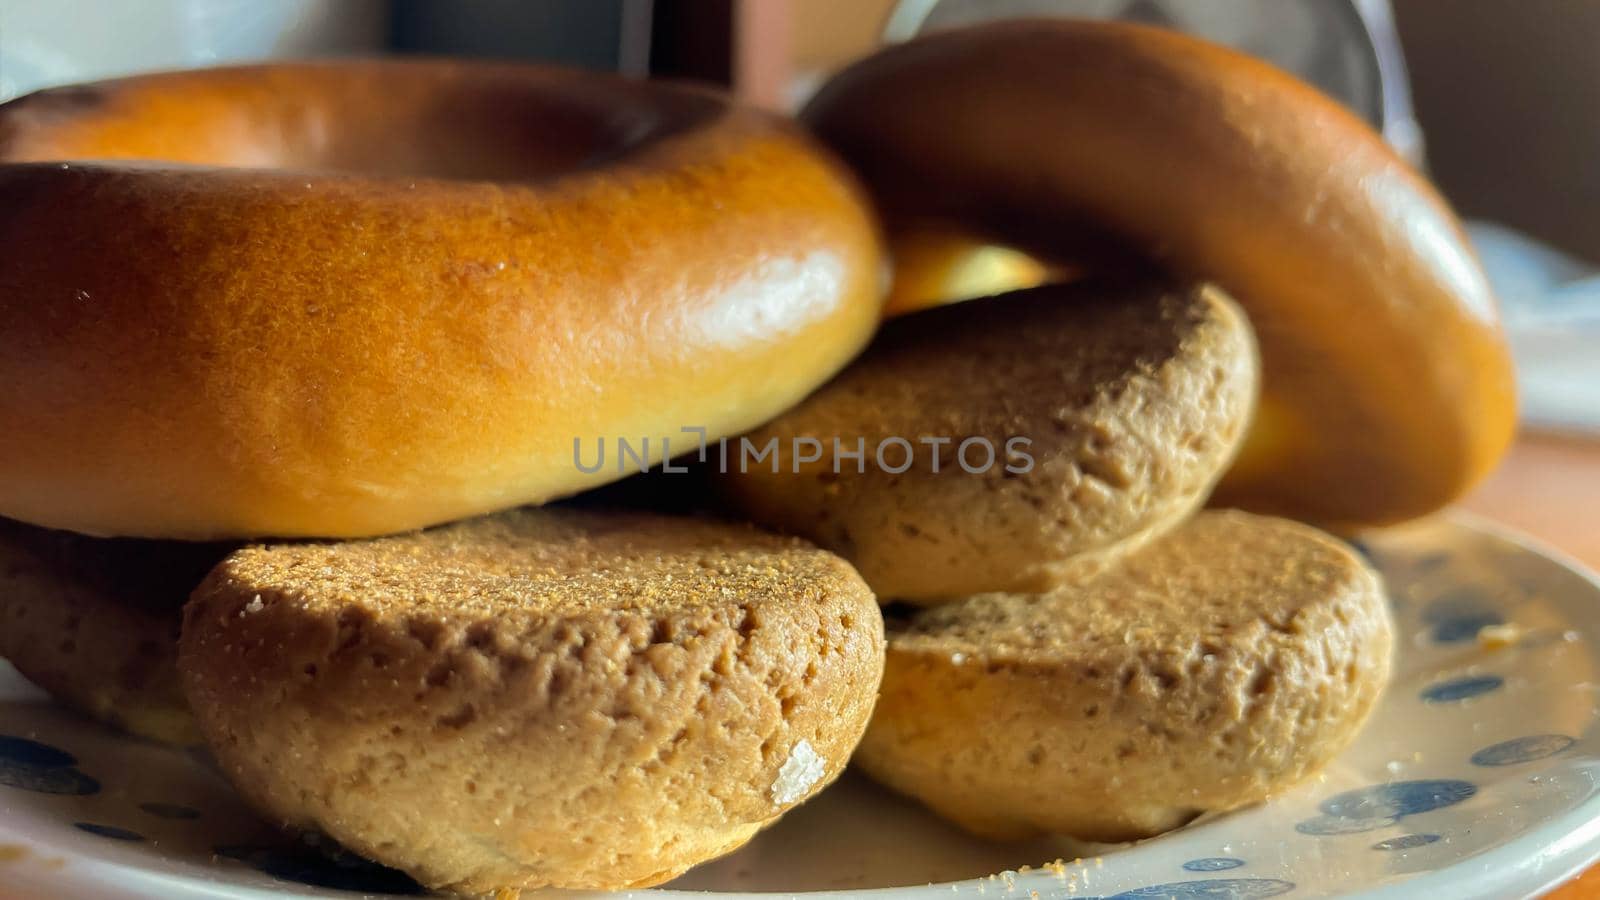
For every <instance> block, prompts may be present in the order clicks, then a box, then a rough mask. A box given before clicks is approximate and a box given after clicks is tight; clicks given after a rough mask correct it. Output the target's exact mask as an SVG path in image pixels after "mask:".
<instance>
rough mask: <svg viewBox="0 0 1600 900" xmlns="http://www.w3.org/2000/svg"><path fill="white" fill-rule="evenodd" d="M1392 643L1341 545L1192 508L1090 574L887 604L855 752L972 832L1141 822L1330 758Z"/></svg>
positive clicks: (1369, 582)
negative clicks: (1024, 587) (1049, 585)
mask: <svg viewBox="0 0 1600 900" xmlns="http://www.w3.org/2000/svg"><path fill="white" fill-rule="evenodd" d="M1392 640H1393V638H1392V625H1391V622H1390V618H1389V612H1388V607H1387V604H1386V602H1385V599H1384V595H1383V589H1382V585H1381V584H1380V582H1379V580H1378V577H1377V575H1376V574H1375V573H1374V572H1373V571H1372V570H1370V569H1369V568H1368V567H1367V566H1366V565H1365V564H1364V563H1362V561H1361V560H1360V559H1359V558H1357V557H1356V555H1355V554H1353V553H1352V552H1350V550H1349V549H1347V548H1346V547H1345V546H1344V545H1343V544H1341V543H1339V542H1338V541H1336V540H1334V539H1333V538H1330V537H1328V536H1327V535H1324V534H1322V533H1321V532H1318V531H1316V530H1314V529H1312V528H1310V527H1308V526H1305V525H1301V524H1298V523H1294V522H1290V521H1287V520H1283V519H1272V518H1266V517H1260V516H1253V515H1250V514H1247V513H1238V512H1206V513H1201V514H1200V515H1198V516H1196V517H1195V518H1194V519H1193V520H1192V521H1190V522H1188V523H1186V524H1185V525H1183V526H1181V527H1180V528H1178V529H1177V530H1176V531H1174V532H1172V533H1171V534H1170V535H1168V536H1166V537H1164V538H1161V539H1160V540H1158V541H1156V542H1154V543H1152V544H1151V545H1149V546H1148V547H1146V548H1144V549H1143V550H1141V551H1139V552H1137V553H1135V554H1133V555H1132V556H1130V557H1129V558H1128V559H1126V560H1124V561H1123V562H1122V563H1120V564H1119V565H1118V566H1117V567H1116V568H1115V569H1114V570H1112V571H1109V572H1107V573H1106V574H1104V575H1102V576H1100V577H1099V578H1098V579H1096V580H1095V581H1093V582H1092V583H1090V584H1088V585H1086V586H1083V587H1080V588H1075V589H1062V590H1058V591H1054V592H1052V593H1048V594H1044V595H1040V596H1024V595H1017V594H986V595H980V596H975V597H971V598H968V599H966V600H963V601H961V602H959V603H951V604H945V605H943V606H938V607H933V608H929V609H923V610H918V611H916V612H915V614H914V615H912V616H910V617H909V618H908V619H905V620H903V621H895V620H894V619H891V621H890V623H889V660H888V663H887V666H886V668H885V672H884V681H883V694H882V698H881V699H880V700H879V702H878V707H877V711H876V712H875V713H874V715H873V719H872V725H871V727H870V728H869V729H868V731H867V736H866V737H865V738H864V739H863V740H862V744H861V747H860V749H859V750H858V751H857V753H856V761H857V762H858V763H859V764H860V765H861V766H862V767H863V768H864V769H865V770H866V771H867V772H868V773H870V774H871V775H872V776H873V777H874V778H876V779H878V780H879V781H881V782H883V783H884V784H886V785H888V786H890V787H892V788H894V789H895V790H897V791H900V792H902V793H905V794H908V795H910V796H912V797H916V798H917V799H919V800H921V801H922V802H923V803H925V804H927V805H928V806H929V807H930V808H932V809H933V810H934V811H936V812H938V813H940V814H941V815H943V816H945V817H947V818H949V819H951V820H952V821H954V822H956V823H957V824H960V825H961V826H963V827H965V828H967V829H968V830H970V831H972V832H974V833H977V834H979V835H983V836H985V837H992V838H1005V839H1010V838H1019V837H1025V836H1028V835H1032V834H1035V833H1039V832H1057V833H1063V834H1068V835H1072V836H1074V837H1078V838H1084V839H1088V840H1096V841H1125V840H1133V839H1137V838H1143V837H1148V836H1150V835H1153V834H1157V833H1159V832H1162V831H1165V830H1167V829H1170V828H1174V827H1176V826H1178V825H1182V824H1183V823H1184V822H1186V821H1188V820H1189V819H1191V818H1193V817H1194V816H1196V815H1198V814H1200V813H1203V812H1215V811H1222V810H1228V809H1233V808H1236V807H1239V806H1243V805H1245V804H1249V803H1254V802H1256V801H1259V800H1261V799H1263V798H1265V797H1267V796H1268V795H1270V794H1272V793H1273V792H1275V791H1278V790H1281V789H1283V788H1285V787H1287V786H1289V785H1291V784H1294V783H1295V782H1296V781H1298V780H1300V779H1301V778H1304V777H1305V776H1307V775H1308V774H1310V773H1312V772H1314V771H1316V770H1317V769H1319V768H1321V767H1322V766H1323V765H1324V764H1325V763H1326V762H1327V761H1328V760H1329V759H1331V758H1332V757H1333V756H1334V755H1335V754H1336V753H1338V752H1339V750H1341V749H1342V748H1343V747H1344V746H1345V745H1346V744H1347V743H1348V742H1349V741H1350V740H1351V738H1352V737H1354V735H1355V734H1356V732H1357V730H1358V729H1359V728H1360V726H1361V724H1362V722H1363V721H1365V719H1366V718H1367V715H1368V713H1369V712H1370V711H1371V710H1372V708H1373V705H1374V703H1375V702H1376V700H1377V697H1378V695H1379V693H1380V692H1381V691H1382V689H1383V686H1384V684H1385V683H1386V681H1387V680H1388V674H1389V665H1390V661H1389V654H1390V646H1391V643H1392Z"/></svg>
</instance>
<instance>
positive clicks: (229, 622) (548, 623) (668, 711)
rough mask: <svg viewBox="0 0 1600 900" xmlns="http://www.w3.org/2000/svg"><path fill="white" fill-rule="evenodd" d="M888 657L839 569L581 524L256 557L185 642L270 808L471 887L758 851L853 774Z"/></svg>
mask: <svg viewBox="0 0 1600 900" xmlns="http://www.w3.org/2000/svg"><path fill="white" fill-rule="evenodd" d="M882 665H883V631H882V618H881V616H880V614H879V612H878V608H877V606H876V604H875V602H874V600H873V597H872V594H871V592H870V591H869V590H868V589H867V587H866V585H865V584H864V583H863V582H862V581H861V579H860V577H859V576H857V574H856V573H855V571H854V570H853V569H851V567H850V566H849V565H848V564H847V563H845V562H844V561H843V560H840V559H839V558H838V557H836V556H833V555H832V554H830V553H827V552H825V551H822V550H819V549H817V548H815V547H813V546H811V545H810V544H807V543H805V542H803V541H800V540H798V539H794V538H783V537H777V536H773V535H769V534H764V533H762V532H759V531H756V530H754V529H752V528H749V527H747V526H738V525H729V524H723V523H717V522H713V521H709V520H698V519H688V518H668V517H662V516H651V515H643V514H631V513H616V512H602V511H583V510H572V509H542V510H538V509H530V510H517V511H513V512H509V513H505V514H501V515H498V516H492V517H488V518H484V519H478V520H472V521H468V522H463V523H458V524H455V525H449V526H444V527H441V528H437V529H433V530H429V531H424V532H420V533H414V534H408V535H400V536H396V537H390V538H381V539H375V540H369V541H357V542H348V543H337V544H316V543H304V544H283V545H275V546H270V545H269V546H263V547H253V548H247V549H245V550H242V551H240V552H238V553H235V554H234V555H232V556H230V557H229V558H228V559H227V560H225V561H224V562H223V564H222V565H221V566H219V567H218V568H217V570H216V571H215V572H214V573H213V574H212V576H211V577H210V578H209V579H208V580H207V581H206V583H205V584H204V585H202V587H201V588H200V589H199V590H198V591H197V592H196V593H195V597H194V600H193V601H192V602H191V603H190V605H189V606H188V608H187V609H186V610H185V625H184V633H183V639H182V642H181V652H180V668H181V670H182V672H183V674H184V676H185V687H186V690H187V692H188V694H189V697H190V699H191V701H192V703H193V706H194V708H195V712H196V716H197V718H198V719H199V721H200V724H201V727H202V730H203V731H204V733H205V736H206V738H207V741H208V744H209V745H210V746H211V748H212V750H213V752H214V753H215V755H216V757H217V759H218V761H219V763H220V764H221V766H222V768H223V770H224V771H225V772H226V774H227V775H228V776H229V778H230V779H231V780H232V781H233V782H234V784H235V785H236V786H237V787H238V788H239V789H240V791H241V792H242V793H243V794H244V795H245V796H246V797H248V798H249V799H250V800H252V801H253V802H254V803H255V804H256V805H257V806H258V807H260V808H261V809H263V810H264V811H266V812H267V813H269V814H270V815H272V816H273V817H275V818H276V819H277V820H279V821H281V822H283V823H285V824H287V825H290V826H294V827H305V828H318V829H321V830H322V831H325V832H327V833H328V834H330V835H331V836H333V837H334V838H336V839H338V840H339V841H340V842H342V843H343V844H345V845H346V846H348V847H350V848H351V849H353V850H355V851H357V852H359V853H362V854H363V855H366V856H369V857H371V858H373V859H376V860H378V861H379V862H383V863H385V864H388V865H391V866H395V867H397V868H401V869H404V870H405V871H407V872H408V873H410V874H411V875H413V876H414V877H416V878H417V879H418V880H419V881H422V882H423V883H425V884H427V885H429V886H432V887H439V888H446V889H450V890H456V891H461V892H467V893H471V892H480V891H487V890H493V889H498V888H503V887H538V886H546V885H551V886H563V887H582V888H621V887H629V886H640V885H648V884H655V883H659V882H661V881H665V880H667V879H669V878H671V877H673V876H674V875H676V874H678V873H679V872H681V871H683V870H684V869H686V868H688V867H689V866H690V865H693V864H694V863H697V862H700V861H703V860H705V859H709V858H712V857H715V856H717V855H720V854H722V853H725V852H727V851H730V850H732V849H734V848H736V847H738V846H739V845H741V844H743V843H744V842H745V841H746V840H748V839H749V838H750V837H751V836H752V835H753V834H754V833H755V832H756V831H757V830H758V829H759V828H761V827H762V826H763V825H765V824H767V823H768V822H770V821H772V820H773V819H775V818H776V817H777V816H779V815H780V814H782V813H783V812H784V811H785V810H787V809H788V808H790V807H791V806H793V805H794V804H796V803H798V802H800V801H802V800H804V799H805V798H806V797H809V796H810V795H811V794H813V793H815V792H816V791H817V790H820V789H821V788H822V787H823V786H825V785H826V784H827V783H829V782H831V781H832V780H833V779H834V778H835V777H837V775H838V774H839V772H840V771H841V770H842V769H843V768H844V764H845V761H846V760H847V759H848V757H849V755H850V753H851V751H852V750H853V749H854V747H855V745H856V742H857V740H858V739H859V737H860V735H861V733H862V731H863V729H864V728H865V725H866V721H867V717H868V715H869V713H870V711H871V708H872V703H873V700H874V698H875V696H876V692H877V688H878V682H879V678H880V677H881V672H882Z"/></svg>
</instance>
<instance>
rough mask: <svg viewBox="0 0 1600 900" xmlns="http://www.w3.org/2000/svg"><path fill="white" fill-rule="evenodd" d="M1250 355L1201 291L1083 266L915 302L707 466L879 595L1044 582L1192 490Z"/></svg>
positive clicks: (750, 513) (1219, 438)
mask: <svg viewBox="0 0 1600 900" xmlns="http://www.w3.org/2000/svg"><path fill="white" fill-rule="evenodd" d="M1256 370H1257V365H1256V357H1255V349H1254V342H1253V339H1252V334H1251V332H1250V328H1249V325H1248V323H1247V322H1246V321H1245V319H1244V316H1243V315H1242V314H1241V313H1240V312H1239V310H1238V308H1237V307H1235V306H1234V304H1233V303H1232V302H1231V301H1230V300H1228V299H1227V298H1226V297H1225V296H1224V295H1223V294H1222V293H1220V292H1219V291H1217V290H1215V289H1213V288H1209V287H1195V286H1189V287H1178V286H1173V285H1171V284H1168V283H1166V282H1163V281H1156V280H1148V279H1143V280H1141V279H1130V280H1123V281H1106V280H1095V281H1085V282H1078V283H1075V284H1071V285H1053V286H1047V287H1041V288H1035V289H1032V290H1027V291H1018V292H1014V293H1010V294H1005V295H1002V296H999V297H993V298H987V299H982V300H975V301H972V302H969V303H962V304H957V305H955V306H949V307H941V308H937V309H931V310H924V311H921V312H917V313H914V314H911V315H908V316H903V317H901V318H898V319H895V320H893V321H890V322H888V323H887V324H885V325H884V327H883V329H882V330H881V331H880V332H879V335H878V338H877V340H876V341H874V343H873V344H872V345H871V346H870V347H869V348H868V350H867V352H866V353H865V354H864V355H863V356H861V357H860V358H859V359H857V360H856V361H855V363H853V364H852V365H851V366H850V367H849V368H848V369H846V370H845V371H844V372H842V373H840V374H839V375H838V376H836V377H835V378H834V379H833V380H832V381H831V382H829V383H828V384H827V385H825V386H824V387H823V388H822V389H821V390H819V391H817V392H816V393H815V394H813V395H812V396H811V397H810V398H808V399H807V400H806V401H805V402H804V403H802V404H800V405H799V406H798V407H796V408H795V409H793V410H791V411H790V412H788V413H786V414H784V415H782V416H779V417H778V418H777V419H775V420H774V421H772V422H770V423H768V424H767V425H766V426H764V427H762V428H760V429H757V430H756V431H755V432H753V433H752V434H750V435H748V436H746V438H745V439H744V443H743V444H738V445H735V444H732V443H730V444H729V445H728V454H727V455H728V460H727V463H726V465H725V466H724V467H723V468H724V473H725V474H724V475H723V476H722V478H721V479H720V481H721V484H722V487H723V493H724V494H725V496H726V497H727V499H728V500H729V501H730V502H731V504H732V505H733V506H735V507H736V508H737V509H738V510H739V511H740V512H741V513H742V514H743V515H745V516H747V517H749V518H751V519H753V520H755V521H757V522H760V523H762V524H764V525H769V526H772V527H776V528H778V529H780V530H784V531H788V532H791V533H794V534H799V535H802V536H804V537H807V538H810V539H811V540H814V541H816V542H817V543H819V544H821V545H822V546H824V547H827V548H828V549H830V550H833V551H835V552H837V553H839V554H840V555H842V556H844V557H845V558H846V559H849V560H850V561H851V562H852V563H854V564H855V566H856V568H857V569H858V570H860V572H861V574H862V577H864V578H866V580H867V583H868V584H870V585H872V589H873V590H874V591H876V592H877V594H878V596H879V597H880V598H883V599H886V600H888V599H894V600H915V601H929V600H938V599H943V598H949V597H959V596H965V595H968V594H973V593H979V592H983V591H1000V590H1005V591H1040V590H1045V589H1048V588H1050V587H1051V586H1053V585H1056V584H1061V583H1065V582H1069V581H1073V580H1078V579H1080V578H1082V577H1084V576H1086V575H1088V574H1092V573H1093V572H1094V571H1096V570H1098V569H1099V568H1101V567H1103V566H1104V565H1105V564H1107V563H1108V562H1109V561H1110V560H1113V559H1115V558H1116V557H1117V556H1118V555H1120V554H1122V553H1124V552H1126V551H1127V550H1129V549H1131V548H1133V547H1136V546H1139V545H1140V544H1142V543H1143V542H1145V541H1147V540H1148V539H1150V538H1151V537H1154V536H1155V535H1157V534H1160V533H1161V532H1163V531H1165V530H1167V529H1169V528H1171V527H1172V526H1173V525H1175V524H1176V523H1178V522H1179V521H1182V520H1183V518H1184V517H1186V516H1188V515H1189V514H1190V513H1191V512H1192V511H1193V510H1194V509H1195V508H1196V507H1198V506H1199V505H1200V504H1201V503H1202V502H1203V501H1204V500H1205V498H1206V496H1207V494H1208V493H1209V492H1210V489H1211V486H1212V484H1213V483H1214V482H1215V480H1216V479H1217V478H1218V477H1219V476H1220V475H1221V474H1222V471H1223V470H1224V469H1225V468H1226V467H1227V464H1228V461H1229V460H1230V459H1231V458H1232V456H1233V454H1234V452H1235V450H1236V448H1237V447H1238V445H1239V443H1240V441H1241V439H1242V436H1243V433H1244V430H1245V426H1246V424H1247V422H1248V420H1249V417H1250V411H1251V407H1252V405H1253V403H1254V399H1255V389H1256ZM808 440H809V441H812V442H814V443H806V441H808ZM774 441H775V444H774V446H773V453H775V454H776V456H775V457H770V456H769V457H768V458H767V459H766V460H761V461H752V460H754V458H755V454H756V453H759V452H760V451H761V450H763V449H765V448H766V447H767V445H768V444H769V443H772V442H774ZM938 441H943V442H942V443H938ZM1018 441H1025V442H1026V443H1016V442H1018ZM964 447H965V449H963V448H964ZM986 447H987V448H989V449H992V451H993V457H992V459H993V462H992V463H991V464H989V465H987V466H985V465H984V463H985V462H986V461H988V460H989V459H990V458H991V457H990V456H989V451H988V450H987V449H986ZM747 449H749V450H751V451H752V452H750V453H746V452H745V451H746V450H747ZM856 450H864V454H863V455H864V457H865V458H864V459H853V458H850V457H848V456H846V455H845V453H853V452H855V451H856ZM841 451H844V452H843V453H842V452H841ZM802 456H809V457H811V461H807V460H806V459H803V458H802ZM908 461H909V463H910V466H909V468H906V469H905V470H904V471H896V469H898V468H900V467H902V466H904V465H905V464H906V463H907V462H908Z"/></svg>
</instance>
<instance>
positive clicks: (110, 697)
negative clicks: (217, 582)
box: [0, 519, 234, 744]
mask: <svg viewBox="0 0 1600 900" xmlns="http://www.w3.org/2000/svg"><path fill="white" fill-rule="evenodd" d="M233 549H234V548H233V547H232V546H228V545H219V544H189V543H179V542H174V541H141V540H126V539H118V540H104V539H99V538H89V537H84V536H82V535H77V534H71V533H68V532H64V531H50V530H48V529H44V528H34V527H32V526H29V525H23V524H21V523H18V522H10V521H7V520H4V519H0V657H4V658H5V659H7V660H9V661H10V662H11V664H12V665H14V666H16V667H17V671H19V672H21V673H22V674H23V675H24V676H26V677H27V678H28V680H29V681H32V682H33V683H34V684H37V685H39V686H40V687H42V688H44V689H45V690H46V691H49V692H50V694H51V696H53V697H55V698H56V699H57V700H58V701H60V702H61V703H63V704H65V705H67V706H70V707H72V708H74V709H77V710H79V711H80V712H83V713H87V714H88V715H90V716H93V717H94V718H97V719H99V720H101V721H102V722H105V723H107V724H109V725H112V726H114V727H117V728H121V729H123V730H124V731H128V732H131V733H133V734H137V735H139V736H141V737H147V738H151V739H153V740H158V741H165V742H167V743H172V744H198V743H199V742H200V732H199V730H198V729H197V728H196V727H195V724H194V718H193V717H192V716H191V715H190V714H189V704H188V702H187V701H186V700H184V697H183V689H182V687H181V686H180V685H179V683H178V667H177V659H178V625H179V621H180V610H181V609H182V608H183V604H184V601H186V600H188V599H189V592H190V591H192V590H194V588H195V585H197V584H199V583H200V582H201V580H202V579H204V578H205V575H206V573H207V572H208V571H210V570H211V567H212V566H214V565H216V564H217V563H218V562H220V561H221V560H222V558H223V557H224V556H226V555H227V554H228V553H229V552H230V551H231V550H233Z"/></svg>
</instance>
